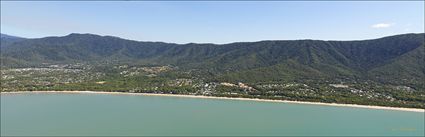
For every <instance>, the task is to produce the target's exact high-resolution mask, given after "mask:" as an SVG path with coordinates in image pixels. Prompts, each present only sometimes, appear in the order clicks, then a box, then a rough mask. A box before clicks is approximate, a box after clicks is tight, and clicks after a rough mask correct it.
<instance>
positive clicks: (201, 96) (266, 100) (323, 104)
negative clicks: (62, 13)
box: [0, 91, 425, 113]
mask: <svg viewBox="0 0 425 137" xmlns="http://www.w3.org/2000/svg"><path fill="white" fill-rule="evenodd" d="M24 93H71V94H84V93H85V94H121V95H142V96H166V97H185V98H203V99H227V100H242V101H258V102H276V103H291V104H307V105H322V106H336V107H352V108H367V109H381V110H397V111H409V112H422V113H425V109H420V108H402V107H386V106H371V105H357V104H337V103H323V102H307V101H289V100H271V99H256V98H232V97H216V96H203V95H183V94H156V93H126V92H106V91H14V92H0V94H24Z"/></svg>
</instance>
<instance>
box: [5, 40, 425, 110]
mask: <svg viewBox="0 0 425 137" xmlns="http://www.w3.org/2000/svg"><path fill="white" fill-rule="evenodd" d="M424 36H425V35H424V34H405V35H397V36H390V37H385V38H380V39H375V40H364V41H318V40H295V41H260V42H250V43H230V44H223V45H216V44H193V43H191V44H184V45H179V44H172V43H161V42H137V41H131V40H125V39H120V38H117V37H111V36H98V35H92V34H71V35H68V36H64V37H47V38H40V39H23V38H18V37H11V36H9V37H3V35H2V39H1V40H2V41H1V44H2V45H1V55H0V59H1V63H2V64H1V66H0V67H1V81H0V82H1V91H2V92H10V91H24V90H29V91H35V90H93V91H111V92H143V93H163V94H192V95H207V96H227V97H248V98H263V99H279V100H281V99H285V100H300V101H320V102H334V103H354V104H365V105H381V106H398V107H415V108H425V83H424V79H425V42H424Z"/></svg>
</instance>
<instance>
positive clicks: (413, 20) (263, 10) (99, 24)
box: [1, 1, 424, 44]
mask: <svg viewBox="0 0 425 137" xmlns="http://www.w3.org/2000/svg"><path fill="white" fill-rule="evenodd" d="M405 15H409V16H405ZM423 24H424V2H423V1H408V2H394V1H391V2H367V1H366V2H292V1H280V2H270V1H268V2H246V1H245V2H244V1H238V2H228V1H221V2H211V1H204V2H194V1H185V2H171V1H167V2H145V1H129V2H127V1H125V2H124V1H115V2H83V1H70V2H65V1H62V2H50V1H38V2H35V1H34V2H18V1H16V2H13V1H1V33H3V34H8V35H12V36H20V37H26V38H41V37H47V36H65V35H68V34H71V33H90V34H98V35H102V36H104V35H108V36H116V37H120V38H124V39H130V40H136V41H161V42H168V43H179V44H184V43H215V44H225V43H233V42H252V41H262V40H301V39H314V40H338V41H347V40H365V39H376V38H380V37H385V36H392V35H398V34H406V33H424V26H423Z"/></svg>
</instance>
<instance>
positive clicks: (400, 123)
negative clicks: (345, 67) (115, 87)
mask: <svg viewBox="0 0 425 137" xmlns="http://www.w3.org/2000/svg"><path fill="white" fill-rule="evenodd" d="M1 135H2V136H28V135H38V136H45V135H62V136H64V135H67V136H68V135H70V136H72V135H74V136H78V135H86V136H89V135H98V136H124V135H126V136H132V135H139V136H143V135H146V136H149V135H151V136H152V135H159V136H169V135H174V136H179V135H180V136H181V135H204V136H208V135H210V136H211V135H214V136H221V135H223V136H224V135H226V136H232V135H257V136H261V135H262V136H275V135H278V136H291V135H292V136H293V135H302V136H308V135H315V136H320V135H321V136H330V135H333V136H341V135H344V136H359V135H365V136H390V135H391V136H424V113H420V112H403V111H393V110H375V109H363V108H349V107H334V106H320V105H304V104H287V103H274V102H255V101H240V100H219V99H197V98H182V97H161V96H134V95H108V94H53V93H52V94H37V93H28V94H2V95H1Z"/></svg>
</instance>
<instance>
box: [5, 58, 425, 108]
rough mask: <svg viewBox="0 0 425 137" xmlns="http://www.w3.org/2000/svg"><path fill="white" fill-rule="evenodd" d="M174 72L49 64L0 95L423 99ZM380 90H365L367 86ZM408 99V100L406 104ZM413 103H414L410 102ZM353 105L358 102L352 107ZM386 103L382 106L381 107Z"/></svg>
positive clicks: (14, 79) (8, 73) (8, 84)
mask: <svg viewBox="0 0 425 137" xmlns="http://www.w3.org/2000/svg"><path fill="white" fill-rule="evenodd" d="M193 72H195V71H194V70H190V71H184V70H181V69H179V67H177V66H172V65H167V66H129V65H116V66H113V67H99V66H93V65H88V64H82V63H78V64H50V65H46V66H45V67H37V68H13V69H2V71H1V87H2V88H1V91H2V92H13V91H53V90H57V91H61V90H79V89H81V90H92V91H109V92H131V93H157V94H186V95H204V96H227V97H246V98H266V99H276V100H303V101H318V102H343V103H358V102H360V101H362V102H364V101H365V100H367V101H369V102H375V103H377V104H379V105H385V104H390V105H392V106H394V105H395V106H409V107H419V108H423V107H425V106H424V105H423V103H421V102H420V101H419V100H421V99H423V98H425V95H424V94H420V95H415V96H413V94H416V93H418V91H416V90H415V89H413V88H410V87H408V86H405V85H395V86H387V85H376V83H372V82H369V81H366V82H363V83H359V82H352V83H347V82H346V83H344V82H338V81H324V82H323V83H311V82H308V81H306V82H294V81H292V82H290V81H288V82H276V81H270V82H259V83H248V82H243V81H212V80H209V79H207V78H205V77H199V76H197V74H194V73H193ZM372 84H375V85H373V86H375V87H376V86H380V87H382V88H380V89H376V88H368V87H371V86H368V85H372ZM409 97H410V98H409ZM415 100H418V101H415ZM357 101H358V102H357ZM380 102H385V104H380Z"/></svg>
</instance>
